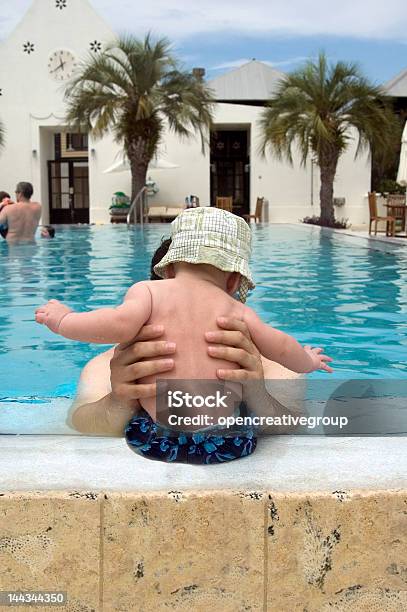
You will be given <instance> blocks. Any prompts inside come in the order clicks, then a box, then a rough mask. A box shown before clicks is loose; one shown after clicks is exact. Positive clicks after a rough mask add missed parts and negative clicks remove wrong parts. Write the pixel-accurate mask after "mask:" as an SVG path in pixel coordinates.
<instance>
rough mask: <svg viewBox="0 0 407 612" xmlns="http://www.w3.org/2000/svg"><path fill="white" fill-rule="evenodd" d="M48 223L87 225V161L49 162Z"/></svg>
mask: <svg viewBox="0 0 407 612" xmlns="http://www.w3.org/2000/svg"><path fill="white" fill-rule="evenodd" d="M48 180H49V207H50V223H89V165H88V162H87V161H83V160H81V161H75V160H69V161H49V162H48Z"/></svg>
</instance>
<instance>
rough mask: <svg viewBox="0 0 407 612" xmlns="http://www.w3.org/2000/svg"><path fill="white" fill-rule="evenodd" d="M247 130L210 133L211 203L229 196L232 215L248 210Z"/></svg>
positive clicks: (214, 203) (248, 132) (245, 212)
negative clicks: (231, 204) (231, 199)
mask: <svg viewBox="0 0 407 612" xmlns="http://www.w3.org/2000/svg"><path fill="white" fill-rule="evenodd" d="M249 136H250V131H249V130H247V129H245V130H243V129H242V130H222V129H220V130H216V131H213V132H212V133H211V162H210V163H211V206H216V198H217V197H230V196H231V197H232V198H233V212H234V213H235V214H236V215H243V214H248V213H249V212H250V157H249V143H248V139H249Z"/></svg>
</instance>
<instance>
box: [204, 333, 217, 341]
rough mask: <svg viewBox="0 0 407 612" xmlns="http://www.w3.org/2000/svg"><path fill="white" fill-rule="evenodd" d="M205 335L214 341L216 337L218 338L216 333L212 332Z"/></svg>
mask: <svg viewBox="0 0 407 612" xmlns="http://www.w3.org/2000/svg"><path fill="white" fill-rule="evenodd" d="M205 335H206V337H207V339H208V340H214V339H215V336H216V332H211V331H210V332H206V334H205Z"/></svg>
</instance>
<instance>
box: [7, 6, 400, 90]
mask: <svg viewBox="0 0 407 612" xmlns="http://www.w3.org/2000/svg"><path fill="white" fill-rule="evenodd" d="M43 1H44V2H45V1H47V0H43ZM67 1H68V2H69V0H67ZM90 1H91V4H92V5H93V6H94V8H95V9H96V10H97V11H98V12H99V13H100V14H101V15H102V16H103V17H104V18H105V20H106V21H107V22H108V23H109V24H110V26H111V27H112V28H113V29H114V30H115V31H116V32H118V33H119V32H133V33H134V34H136V35H138V36H142V35H144V34H145V33H146V32H148V31H152V33H153V34H154V35H156V36H161V35H165V36H167V37H169V38H170V40H171V41H173V43H174V50H175V52H176V53H177V55H178V57H179V58H180V59H181V60H182V61H183V63H184V64H185V67H187V68H192V67H194V66H201V67H204V68H205V69H206V71H207V76H208V77H209V78H213V77H215V76H217V75H219V74H222V73H223V72H225V71H226V70H230V69H231V68H234V67H236V66H239V65H241V64H242V63H245V62H246V61H248V60H250V59H253V58H255V59H257V60H260V61H264V62H268V63H270V64H271V65H273V66H274V67H275V68H277V69H279V70H281V71H283V72H290V71H291V70H294V69H295V68H297V67H299V66H300V65H301V63H303V62H304V61H305V60H306V59H308V58H315V57H316V56H317V55H318V52H319V51H325V52H326V54H327V55H328V57H329V59H330V60H331V61H332V62H335V61H338V60H344V61H352V62H356V63H358V64H359V66H360V68H361V69H362V70H363V72H364V73H365V74H366V76H368V77H369V78H370V79H371V80H372V81H373V82H375V83H376V84H381V83H385V82H386V81H388V80H390V79H392V78H393V77H394V76H396V75H397V74H398V73H399V72H401V71H402V70H404V69H407V3H406V0H369V1H368V0H341V1H338V0H337V1H336V2H332V1H330V0H149V2H145V1H144V2H142V1H140V0H139V1H138V2H137V3H136V2H135V0H113V1H112V0H90ZM30 3H31V0H11V1H10V0H0V39H1V38H4V37H6V36H7V34H8V33H9V32H11V30H12V29H13V27H14V26H15V25H16V24H17V22H18V21H19V19H21V17H22V16H23V14H24V12H25V10H26V9H27V8H28V6H29V5H30ZM129 24H131V26H130V25H129Z"/></svg>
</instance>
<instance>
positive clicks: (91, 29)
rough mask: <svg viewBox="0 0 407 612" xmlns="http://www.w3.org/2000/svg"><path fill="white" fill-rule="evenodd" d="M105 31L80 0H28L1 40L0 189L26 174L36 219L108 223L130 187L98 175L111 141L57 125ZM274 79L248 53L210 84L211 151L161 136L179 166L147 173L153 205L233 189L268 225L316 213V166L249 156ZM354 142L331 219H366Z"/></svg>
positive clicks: (366, 168) (366, 166)
mask: <svg viewBox="0 0 407 612" xmlns="http://www.w3.org/2000/svg"><path fill="white" fill-rule="evenodd" d="M134 10H135V15H136V8H135V9H134ZM73 24H74V26H75V27H73ZM114 35H115V34H114V32H113V31H112V30H111V29H110V28H109V26H108V25H107V24H106V23H105V22H104V21H103V20H102V19H101V18H100V16H99V15H98V14H97V13H96V12H95V10H94V9H93V8H92V6H91V4H90V3H89V2H88V0H34V2H33V3H32V5H31V7H30V9H29V10H28V12H27V13H26V15H25V16H24V17H23V19H22V21H21V22H20V24H19V25H18V26H17V28H16V29H15V30H14V31H13V32H12V34H11V35H10V36H9V37H8V38H7V39H6V40H5V41H2V43H1V44H0V94H1V95H0V118H1V120H2V121H3V123H4V125H5V128H6V146H5V149H4V150H3V151H2V152H1V154H0V189H4V190H6V191H10V192H12V191H14V187H15V184H16V183H17V182H18V181H20V180H27V181H31V182H32V183H33V184H34V188H35V195H36V197H37V198H38V199H39V200H40V201H41V202H42V204H43V210H44V212H43V219H42V221H43V223H47V222H49V221H51V222H53V223H59V222H64V223H69V222H94V223H105V222H108V221H109V212H108V209H109V205H110V203H111V196H112V194H113V193H114V192H115V191H125V192H126V193H129V192H130V175H129V173H120V174H104V173H103V171H104V170H105V169H106V168H108V167H109V166H111V165H112V163H114V161H115V159H117V155H118V154H119V153H120V149H119V147H118V146H117V145H116V144H114V143H113V141H112V139H111V138H104V139H103V140H101V141H100V140H99V141H94V140H92V139H91V138H89V139H88V138H87V137H86V136H85V137H79V136H78V135H69V134H67V133H66V131H64V102H63V95H64V84H65V80H64V79H66V78H68V77H69V75H70V74H71V72H72V70H74V69H75V64H76V63H77V62H78V61H79V60H81V59H83V58H85V57H86V55H87V54H92V53H98V52H100V49H101V47H102V46H103V44H104V43H105V42H106V41H109V40H111V39H112V38H113V37H114ZM61 65H62V68H61ZM281 76H282V73H280V72H278V71H276V70H274V69H273V68H271V67H269V66H268V65H265V64H262V63H261V62H257V61H255V60H254V61H252V62H249V63H248V64H246V65H244V66H242V67H240V68H238V69H236V70H233V71H231V72H229V73H227V74H225V75H222V76H220V77H218V78H216V79H214V80H213V81H211V82H210V85H211V86H212V87H213V89H214V91H215V94H216V99H217V100H218V104H217V106H216V112H215V124H214V128H213V134H212V135H211V143H212V144H211V147H210V150H208V151H207V152H206V154H205V155H202V153H201V147H200V142H199V139H198V138H196V139H192V140H190V141H187V142H185V141H182V142H180V141H179V140H178V139H177V138H176V137H174V136H173V135H172V134H166V136H165V138H164V141H163V147H162V151H161V153H162V154H163V155H164V156H165V157H166V158H167V159H168V160H169V161H171V162H173V163H175V164H177V165H178V166H179V167H178V168H177V169H174V170H155V171H151V173H150V174H151V176H152V178H153V179H154V180H155V181H156V182H157V184H158V186H159V189H160V190H159V193H158V194H157V196H156V197H155V198H154V201H153V202H152V204H157V205H163V204H165V205H168V206H170V205H177V204H180V203H182V202H184V199H185V196H186V195H189V194H194V195H198V196H199V198H200V201H201V205H203V204H207V205H208V204H210V203H211V202H212V203H213V201H214V198H215V196H216V195H233V196H234V201H235V202H236V203H237V204H240V206H241V208H240V209H239V210H238V212H242V213H244V212H248V209H249V206H250V209H251V211H253V210H254V207H255V203H256V198H257V197H258V196H264V197H265V198H266V199H267V200H268V202H269V219H270V221H273V222H296V221H298V220H299V219H302V218H303V217H304V216H306V215H312V214H319V204H318V202H319V170H318V168H317V167H316V166H313V164H311V163H309V164H308V165H307V167H306V168H302V167H301V166H300V164H299V160H296V161H295V164H294V167H290V166H289V165H288V164H287V163H280V162H278V161H276V160H275V159H273V158H272V157H270V156H268V157H267V158H266V159H263V158H262V157H261V156H260V155H259V153H258V147H259V140H260V139H259V128H258V118H259V115H260V113H261V110H262V105H263V104H264V102H265V101H266V100H267V98H268V97H269V95H270V93H271V92H272V91H273V89H274V88H275V86H276V83H278V81H279V79H280V78H281ZM355 147H356V143H354V144H353V146H352V147H351V148H350V150H349V151H348V152H347V153H346V154H345V155H344V156H343V157H342V158H341V160H340V163H339V168H338V173H337V177H336V182H335V197H337V198H345V205H344V206H342V207H341V208H340V209H338V210H337V212H336V216H337V218H342V217H344V218H348V219H349V221H351V222H352V223H355V224H359V223H363V222H365V221H366V219H367V216H368V211H367V203H366V195H367V192H368V190H369V189H370V178H371V168H370V161H369V160H368V159H367V156H365V157H363V158H359V159H358V160H356V161H355V160H354V152H355Z"/></svg>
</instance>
